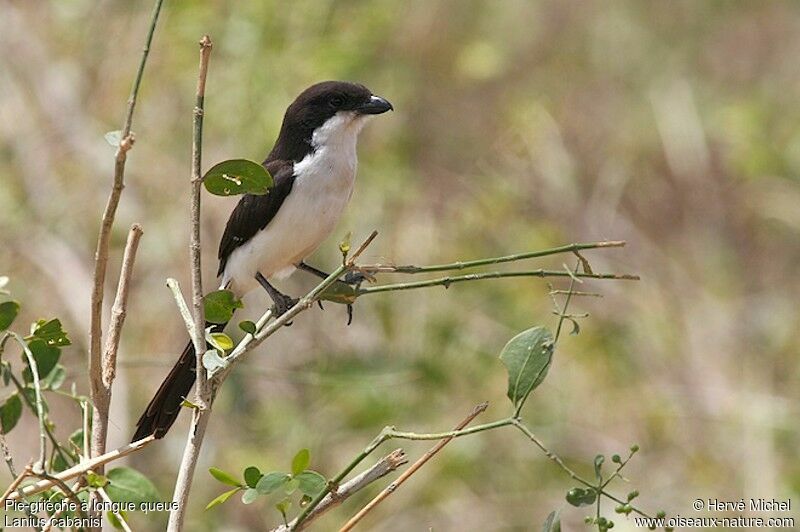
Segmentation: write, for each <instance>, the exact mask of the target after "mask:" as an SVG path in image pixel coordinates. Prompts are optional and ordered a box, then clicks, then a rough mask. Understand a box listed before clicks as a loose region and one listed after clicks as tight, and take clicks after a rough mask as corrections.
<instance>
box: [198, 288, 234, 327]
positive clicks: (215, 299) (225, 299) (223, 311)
mask: <svg viewBox="0 0 800 532" xmlns="http://www.w3.org/2000/svg"><path fill="white" fill-rule="evenodd" d="M203 306H204V308H205V315H206V321H208V322H210V323H218V324H224V323H228V322H229V321H230V320H231V318H232V317H233V311H234V310H236V309H237V308H243V307H244V305H242V302H241V301H240V300H239V299H236V296H235V295H234V294H233V292H231V291H230V290H217V291H215V292H211V293H209V294H206V296H205V297H204V298H203Z"/></svg>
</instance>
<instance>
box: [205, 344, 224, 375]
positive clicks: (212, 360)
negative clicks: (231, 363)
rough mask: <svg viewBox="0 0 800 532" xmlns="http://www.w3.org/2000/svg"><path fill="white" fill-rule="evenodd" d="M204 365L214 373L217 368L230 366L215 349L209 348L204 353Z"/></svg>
mask: <svg viewBox="0 0 800 532" xmlns="http://www.w3.org/2000/svg"><path fill="white" fill-rule="evenodd" d="M203 367H204V368H206V369H207V370H208V371H210V372H212V373H214V372H216V371H217V370H220V369H222V368H226V367H228V361H227V360H225V359H224V358H222V357H221V356H219V353H217V351H216V350H214V349H209V350H208V351H206V352H205V354H204V355H203Z"/></svg>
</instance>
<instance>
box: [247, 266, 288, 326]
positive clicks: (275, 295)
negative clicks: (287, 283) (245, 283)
mask: <svg viewBox="0 0 800 532" xmlns="http://www.w3.org/2000/svg"><path fill="white" fill-rule="evenodd" d="M256 281H258V284H260V285H261V286H262V287H263V288H264V290H266V291H267V294H269V297H270V299H272V302H273V303H274V307H275V317H276V318H279V317H281V316H282V315H284V314H286V312H287V311H288V310H289V309H290V308H292V307H293V306H295V305H296V304H297V299H293V298H291V297H289V296H287V295H286V294H282V293H281V292H280V291H279V290H278V289H277V288H275V287H274V286H272V285H271V284H270V283H269V281H267V278H266V277H264V276H263V275H261V272H256ZM291 324H292V322H289V323H287V324H286V325H291Z"/></svg>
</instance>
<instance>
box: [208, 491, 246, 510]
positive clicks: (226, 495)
mask: <svg viewBox="0 0 800 532" xmlns="http://www.w3.org/2000/svg"><path fill="white" fill-rule="evenodd" d="M240 489H241V488H233V489H232V490H230V491H226V492H225V493H221V494H220V495H218V496H217V497H216V498H214V500H212V501H211V502H210V503H208V504H206V510H210V509H212V508H213V507H214V506H218V505H220V504H222V503H223V502H225V501H227V500H228V499H230V498H231V496H232V495H233V494H234V493H236V492H237V491H239V490H240Z"/></svg>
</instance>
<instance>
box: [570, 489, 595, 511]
mask: <svg viewBox="0 0 800 532" xmlns="http://www.w3.org/2000/svg"><path fill="white" fill-rule="evenodd" d="M596 498H597V494H596V493H595V491H594V490H593V489H592V488H587V489H583V488H572V489H571V490H569V491H568V492H567V502H568V503H570V504H571V505H572V506H575V507H577V508H580V507H581V506H589V505H590V504H594V501H595V499H596Z"/></svg>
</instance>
